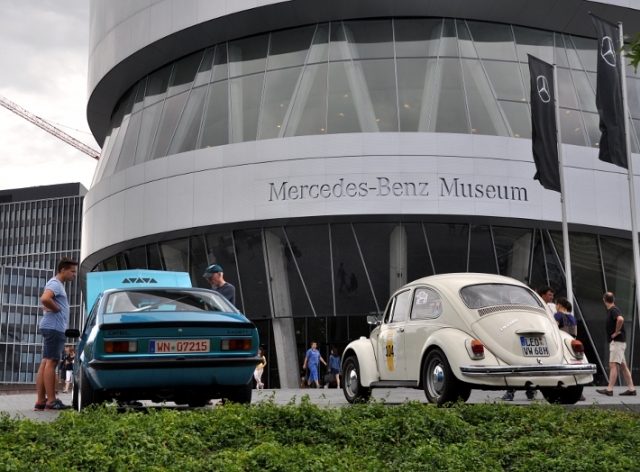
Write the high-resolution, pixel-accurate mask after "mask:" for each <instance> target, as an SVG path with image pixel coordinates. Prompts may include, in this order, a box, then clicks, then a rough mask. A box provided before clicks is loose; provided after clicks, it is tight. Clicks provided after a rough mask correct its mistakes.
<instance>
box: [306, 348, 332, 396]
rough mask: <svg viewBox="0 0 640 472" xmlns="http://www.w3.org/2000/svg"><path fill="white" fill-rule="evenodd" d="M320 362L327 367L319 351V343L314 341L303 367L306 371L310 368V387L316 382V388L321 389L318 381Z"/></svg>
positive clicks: (308, 380) (308, 381)
mask: <svg viewBox="0 0 640 472" xmlns="http://www.w3.org/2000/svg"><path fill="white" fill-rule="evenodd" d="M320 362H322V363H323V364H324V365H325V366H326V365H327V363H326V362H325V360H324V359H323V358H322V356H321V355H320V351H318V343H316V342H315V341H313V342H312V343H311V349H309V350H308V351H307V355H306V356H305V358H304V364H303V365H302V370H305V369H306V368H307V366H308V367H309V378H308V379H307V383H308V385H309V387H311V382H315V383H316V388H320V381H319V380H318V365H319V364H320Z"/></svg>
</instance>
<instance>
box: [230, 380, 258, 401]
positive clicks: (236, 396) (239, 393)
mask: <svg viewBox="0 0 640 472" xmlns="http://www.w3.org/2000/svg"><path fill="white" fill-rule="evenodd" d="M252 394H253V388H252V385H251V381H249V383H247V385H240V386H233V387H226V388H225V389H224V393H223V401H224V402H226V401H230V402H233V403H251V395H252Z"/></svg>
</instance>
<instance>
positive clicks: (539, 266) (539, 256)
mask: <svg viewBox="0 0 640 472" xmlns="http://www.w3.org/2000/svg"><path fill="white" fill-rule="evenodd" d="M533 235H534V236H533V237H534V243H533V258H532V259H531V267H530V268H529V270H530V274H531V277H529V278H528V279H525V280H522V282H525V283H528V284H531V285H533V286H534V287H536V288H537V287H540V286H542V285H549V284H550V282H549V278H548V277H547V266H546V264H545V247H544V242H543V240H542V236H541V231H540V230H539V229H534V230H533ZM560 258H561V259H562V255H560ZM551 288H553V289H554V290H555V289H557V288H558V287H553V286H552V287H551Z"/></svg>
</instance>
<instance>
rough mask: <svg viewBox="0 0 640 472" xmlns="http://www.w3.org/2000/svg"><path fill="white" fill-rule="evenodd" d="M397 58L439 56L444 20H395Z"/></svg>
mask: <svg viewBox="0 0 640 472" xmlns="http://www.w3.org/2000/svg"><path fill="white" fill-rule="evenodd" d="M394 28H395V40H396V56H397V57H425V56H431V57H435V56H437V55H438V47H439V45H440V44H439V43H440V33H441V31H442V19H440V18H434V19H407V20H394Z"/></svg>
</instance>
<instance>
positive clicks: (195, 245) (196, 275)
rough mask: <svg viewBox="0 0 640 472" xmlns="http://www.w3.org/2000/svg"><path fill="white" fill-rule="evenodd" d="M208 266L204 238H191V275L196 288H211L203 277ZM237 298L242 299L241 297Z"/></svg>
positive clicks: (200, 236)
mask: <svg viewBox="0 0 640 472" xmlns="http://www.w3.org/2000/svg"><path fill="white" fill-rule="evenodd" d="M208 265H209V262H208V260H207V251H206V248H205V243H204V236H202V235H199V236H191V237H190V238H189V275H190V276H191V284H192V285H193V286H194V287H200V288H211V286H210V285H209V282H207V280H206V279H205V278H204V277H203V276H202V275H203V274H204V271H205V269H206V268H207V266H208ZM224 275H225V276H226V274H224ZM236 298H240V297H239V295H237V296H236Z"/></svg>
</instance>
